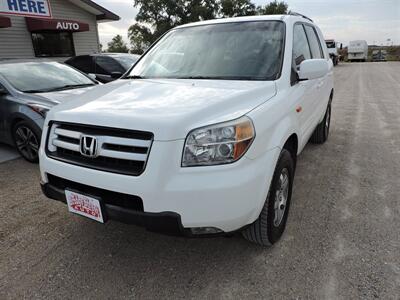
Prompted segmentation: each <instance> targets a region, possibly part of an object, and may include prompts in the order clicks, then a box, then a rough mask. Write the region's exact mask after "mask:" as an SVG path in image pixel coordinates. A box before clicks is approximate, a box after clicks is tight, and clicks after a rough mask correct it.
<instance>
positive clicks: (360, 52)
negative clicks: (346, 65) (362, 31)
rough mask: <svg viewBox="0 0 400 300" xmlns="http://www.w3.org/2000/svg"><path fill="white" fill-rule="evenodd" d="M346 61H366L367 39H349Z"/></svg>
mask: <svg viewBox="0 0 400 300" xmlns="http://www.w3.org/2000/svg"><path fill="white" fill-rule="evenodd" d="M347 53H348V54H347V59H348V61H350V62H352V61H364V62H365V61H367V60H368V43H367V41H351V42H350V43H349V47H348V50H347Z"/></svg>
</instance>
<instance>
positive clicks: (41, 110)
mask: <svg viewBox="0 0 400 300" xmlns="http://www.w3.org/2000/svg"><path fill="white" fill-rule="evenodd" d="M28 106H29V107H30V108H31V109H32V110H33V111H35V112H37V113H38V114H39V115H41V116H42V117H43V118H46V115H47V112H48V111H49V110H50V108H51V107H48V106H46V105H43V104H39V103H28Z"/></svg>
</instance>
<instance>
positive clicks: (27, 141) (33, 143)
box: [15, 126, 39, 160]
mask: <svg viewBox="0 0 400 300" xmlns="http://www.w3.org/2000/svg"><path fill="white" fill-rule="evenodd" d="M15 143H16V146H17V148H18V150H19V152H20V153H21V154H22V155H23V156H24V157H25V158H27V159H29V160H35V159H36V158H37V156H38V152H39V141H38V138H37V137H36V135H35V133H34V132H33V131H32V130H31V129H30V128H28V127H26V126H19V127H18V128H17V130H16V131H15Z"/></svg>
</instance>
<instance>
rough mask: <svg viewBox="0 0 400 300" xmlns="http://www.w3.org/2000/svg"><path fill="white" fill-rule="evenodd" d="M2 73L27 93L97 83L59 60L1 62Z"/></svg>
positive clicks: (17, 87) (11, 82)
mask: <svg viewBox="0 0 400 300" xmlns="http://www.w3.org/2000/svg"><path fill="white" fill-rule="evenodd" d="M0 75H2V76H3V77H4V78H5V79H6V80H7V81H8V82H9V83H10V84H11V85H12V86H14V87H15V88H16V89H17V90H19V91H21V92H26V93H40V92H51V91H57V90H65V89H72V88H77V87H83V86H91V85H94V84H95V83H94V82H93V81H92V80H90V79H89V78H88V77H86V76H84V75H82V74H81V73H80V72H78V71H76V70H75V69H73V68H71V67H69V66H67V65H64V64H61V63H57V62H26V63H6V64H0Z"/></svg>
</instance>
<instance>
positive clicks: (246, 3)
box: [221, 0, 256, 17]
mask: <svg viewBox="0 0 400 300" xmlns="http://www.w3.org/2000/svg"><path fill="white" fill-rule="evenodd" d="M255 14H256V6H255V5H254V4H253V3H251V1H250V0H222V1H221V15H222V16H223V17H240V16H252V15H255Z"/></svg>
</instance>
